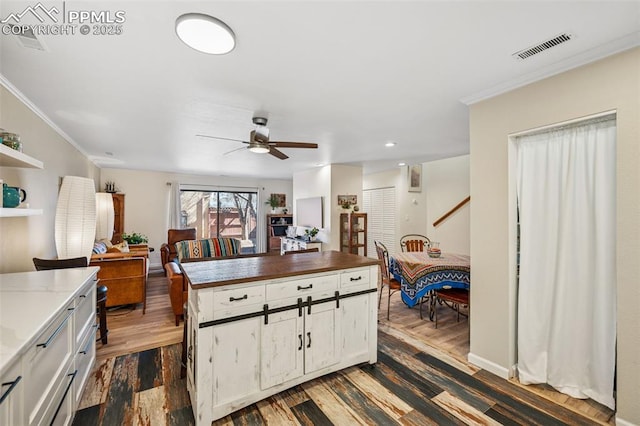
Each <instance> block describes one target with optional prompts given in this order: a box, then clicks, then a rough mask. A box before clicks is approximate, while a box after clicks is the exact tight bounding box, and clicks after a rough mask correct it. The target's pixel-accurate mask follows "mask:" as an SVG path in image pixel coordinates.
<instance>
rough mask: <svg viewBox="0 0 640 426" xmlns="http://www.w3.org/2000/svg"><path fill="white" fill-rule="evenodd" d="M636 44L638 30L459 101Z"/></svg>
mask: <svg viewBox="0 0 640 426" xmlns="http://www.w3.org/2000/svg"><path fill="white" fill-rule="evenodd" d="M637 46H640V31H637V32H634V33H631V34H628V35H626V36H624V37H621V38H618V39H616V40H613V41H611V42H609V43H605V44H603V45H600V46H598V47H594V48H593V49H589V50H587V51H586V52H582V53H579V54H577V55H574V56H572V57H570V58H567V59H564V60H562V61H560V62H556V63H554V64H551V65H548V66H546V67H544V68H542V69H540V70H536V71H534V72H531V73H528V74H525V75H523V76H521V77H518V78H515V79H513V80H509V81H506V82H504V83H500V84H497V85H495V86H493V87H490V88H488V89H485V90H481V91H480V92H477V93H474V94H472V95H470V96H466V97H464V98H461V99H460V102H462V103H463V104H465V105H473V104H475V103H478V102H481V101H484V100H487V99H490V98H493V97H495V96H498V95H501V94H503V93H507V92H510V91H512V90H514V89H517V88H519V87H523V86H526V85H528V84H531V83H534V82H536V81H539V80H543V79H545V78H547V77H551V76H553V75H556V74H560V73H563V72H565V71H569V70H571V69H574V68H578V67H581V66H583V65H586V64H589V63H591V62H595V61H598V60H600V59H603V58H606V57H607V56H611V55H615V54H616V53H620V52H623V51H625V50H629V49H633V48H634V47H637Z"/></svg>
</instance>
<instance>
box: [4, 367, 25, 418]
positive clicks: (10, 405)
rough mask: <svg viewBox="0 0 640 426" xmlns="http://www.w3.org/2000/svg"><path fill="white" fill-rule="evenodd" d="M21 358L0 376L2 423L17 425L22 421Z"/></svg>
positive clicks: (22, 388)
mask: <svg viewBox="0 0 640 426" xmlns="http://www.w3.org/2000/svg"><path fill="white" fill-rule="evenodd" d="M21 367H22V366H21V364H20V360H18V361H17V362H14V363H13V365H11V366H10V367H9V368H7V371H6V372H5V373H4V374H3V375H2V376H1V377H0V384H1V386H0V424H1V425H17V424H20V423H21V421H22V417H21V416H22V399H23V393H24V381H23V380H22V368H21Z"/></svg>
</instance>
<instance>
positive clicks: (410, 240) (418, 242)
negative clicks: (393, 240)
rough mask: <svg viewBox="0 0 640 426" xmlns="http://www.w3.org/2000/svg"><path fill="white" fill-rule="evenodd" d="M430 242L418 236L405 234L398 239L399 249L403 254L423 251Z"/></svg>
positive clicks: (422, 236)
mask: <svg viewBox="0 0 640 426" xmlns="http://www.w3.org/2000/svg"><path fill="white" fill-rule="evenodd" d="M429 244H431V240H430V239H429V238H427V237H425V236H424V235H420V234H407V235H404V236H403V237H402V238H400V248H401V249H402V251H404V252H412V251H425V250H426V249H428V248H429Z"/></svg>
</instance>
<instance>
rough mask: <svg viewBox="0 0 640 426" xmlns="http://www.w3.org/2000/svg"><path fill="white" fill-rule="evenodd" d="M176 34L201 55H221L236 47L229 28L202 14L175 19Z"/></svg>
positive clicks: (219, 21)
mask: <svg viewBox="0 0 640 426" xmlns="http://www.w3.org/2000/svg"><path fill="white" fill-rule="evenodd" d="M176 34H177V35H178V37H179V38H180V40H182V41H183V42H184V43H185V44H186V45H187V46H189V47H191V48H193V49H195V50H197V51H199V52H203V53H211V54H213V55H223V54H225V53H229V52H231V51H232V50H233V48H234V47H235V46H236V37H235V34H234V33H233V31H232V30H231V28H229V26H228V25H227V24H225V23H224V22H222V21H221V20H219V19H216V18H214V17H213V16H209V15H205V14H202V13H185V14H184V15H181V16H179V17H178V19H176Z"/></svg>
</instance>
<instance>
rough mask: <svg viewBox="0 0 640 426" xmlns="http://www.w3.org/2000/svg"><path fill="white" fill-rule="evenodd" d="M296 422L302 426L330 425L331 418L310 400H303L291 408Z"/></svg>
mask: <svg viewBox="0 0 640 426" xmlns="http://www.w3.org/2000/svg"><path fill="white" fill-rule="evenodd" d="M291 411H293V414H295V416H296V418H297V419H298V422H300V424H301V425H303V426H331V425H333V423H331V420H329V418H328V417H327V416H326V415H325V414H324V413H323V412H322V410H321V409H320V408H319V407H318V406H317V405H316V403H315V402H313V401H312V400H308V401H305V402H303V403H301V404H298V405H296V406H295V407H292V408H291Z"/></svg>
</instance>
